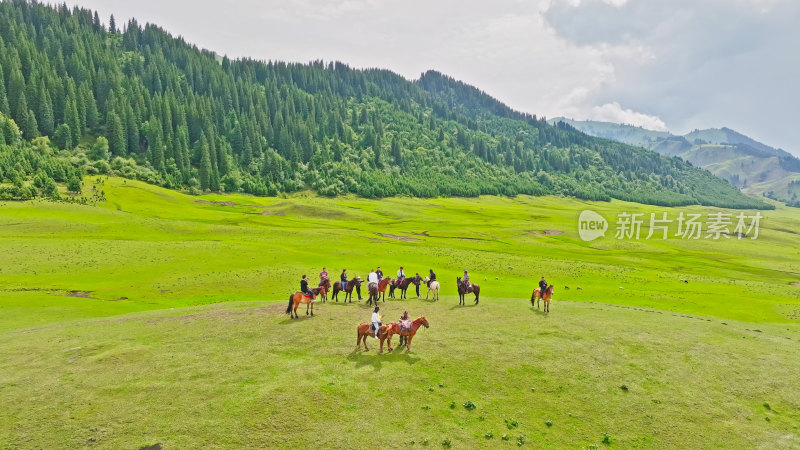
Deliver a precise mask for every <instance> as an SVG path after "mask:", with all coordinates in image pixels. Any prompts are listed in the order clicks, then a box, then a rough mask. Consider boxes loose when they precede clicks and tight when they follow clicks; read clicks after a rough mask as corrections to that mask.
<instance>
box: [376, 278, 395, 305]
mask: <svg viewBox="0 0 800 450" xmlns="http://www.w3.org/2000/svg"><path fill="white" fill-rule="evenodd" d="M390 284H392V279H391V277H385V278H384V279H382V280H381V281H380V282H378V295H380V296H381V300H383V301H384V303H385V302H386V288H387V287H389V285H390Z"/></svg>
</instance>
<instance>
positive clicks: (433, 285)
mask: <svg viewBox="0 0 800 450" xmlns="http://www.w3.org/2000/svg"><path fill="white" fill-rule="evenodd" d="M422 281H424V282H425V285H426V286H428V292H426V293H425V300H427V299H428V294H430V293H431V291H433V301H437V300H439V282H438V281H436V280H433V281H431V279H430V278H428V277H425V279H424V280H422Z"/></svg>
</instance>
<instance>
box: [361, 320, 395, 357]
mask: <svg viewBox="0 0 800 450" xmlns="http://www.w3.org/2000/svg"><path fill="white" fill-rule="evenodd" d="M387 328H389V325H381V326H380V328H378V339H380V341H381V351H380V353H383V341H385V340H386V336H387V334H386V330H387ZM356 333H357V339H356V349H357V350H361V342H364V350H367V351H369V347H367V338H368V337H375V333H373V332H372V324H371V323H368V322H364V323H362V324H359V325H358V326H357V327H356ZM389 351H392V349H391V348H390V349H389Z"/></svg>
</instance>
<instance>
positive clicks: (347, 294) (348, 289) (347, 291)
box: [333, 277, 361, 303]
mask: <svg viewBox="0 0 800 450" xmlns="http://www.w3.org/2000/svg"><path fill="white" fill-rule="evenodd" d="M341 286H342V282H341V281H337V282H336V283H333V299H334V300H336V301H337V302H338V301H339V292H341V291H344V302H345V303H347V299H350V303H353V288H355V287H356V286H361V277H355V278H353V279H352V280H350V281H348V282H347V284H346V285H345V286H344V289H342V287H341Z"/></svg>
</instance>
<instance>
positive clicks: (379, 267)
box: [375, 266, 383, 280]
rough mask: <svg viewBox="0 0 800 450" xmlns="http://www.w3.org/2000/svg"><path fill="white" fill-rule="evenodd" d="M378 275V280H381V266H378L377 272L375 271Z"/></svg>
mask: <svg viewBox="0 0 800 450" xmlns="http://www.w3.org/2000/svg"><path fill="white" fill-rule="evenodd" d="M375 273H377V274H378V280H382V279H383V271H382V270H381V266H378V270H376V271H375Z"/></svg>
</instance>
